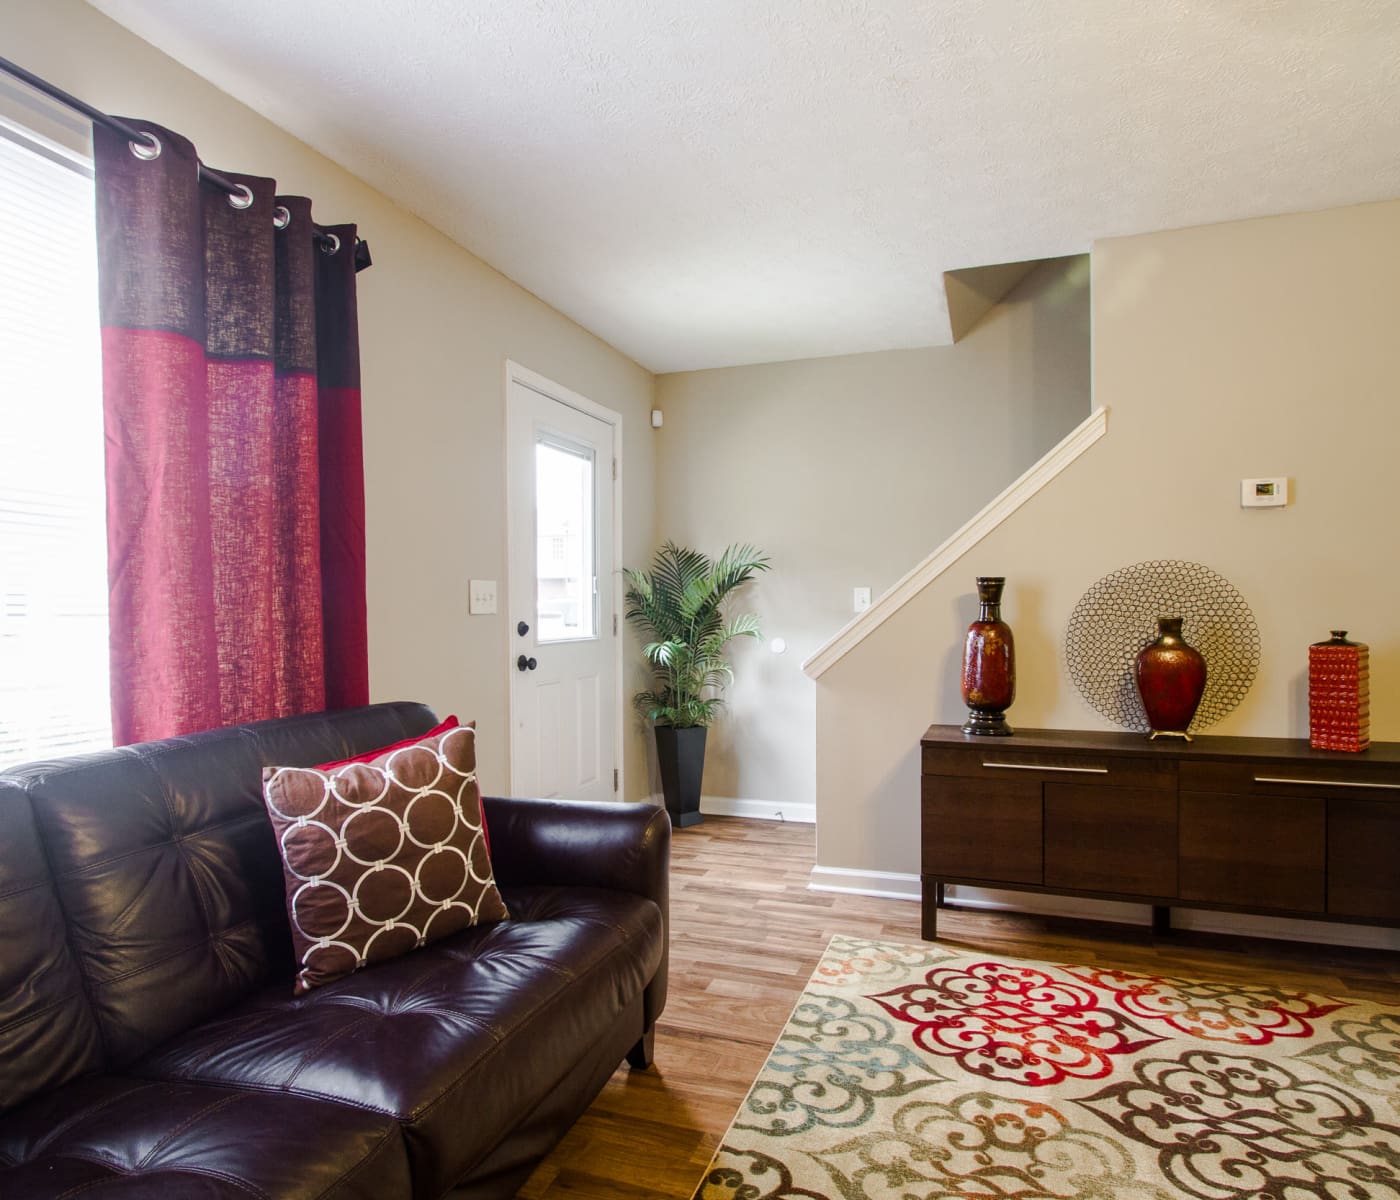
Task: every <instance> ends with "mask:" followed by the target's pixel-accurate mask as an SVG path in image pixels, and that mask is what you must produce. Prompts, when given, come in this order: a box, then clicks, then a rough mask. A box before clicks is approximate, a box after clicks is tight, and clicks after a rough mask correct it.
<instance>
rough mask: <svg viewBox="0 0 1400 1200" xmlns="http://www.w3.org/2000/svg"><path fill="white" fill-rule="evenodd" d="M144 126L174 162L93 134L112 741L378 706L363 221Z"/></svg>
mask: <svg viewBox="0 0 1400 1200" xmlns="http://www.w3.org/2000/svg"><path fill="white" fill-rule="evenodd" d="M131 123H132V124H134V125H135V126H137V128H140V129H142V130H149V131H150V132H151V133H153V134H154V135H155V136H156V138H157V139H159V141H160V153H159V154H158V155H156V156H155V157H149V156H141V155H138V154H136V153H134V152H133V149H132V146H131V144H130V143H128V141H127V140H126V139H125V138H124V137H122V136H121V135H120V134H117V133H114V132H112V131H110V130H108V129H105V128H103V127H101V126H98V127H96V128H94V130H93V139H94V143H95V145H94V158H95V162H96V175H97V235H98V250H99V279H100V288H101V315H102V354H103V373H104V402H105V414H106V416H105V419H106V433H107V531H108V560H109V582H110V592H111V595H110V613H111V630H112V642H111V646H112V712H113V733H114V740H115V741H116V743H117V744H118V745H123V744H126V743H129V742H136V741H144V740H146V739H149V738H157V737H169V736H173V735H176V734H181V733H188V732H193V731H195V730H200V729H211V728H215V727H217V726H221V725H228V724H233V723H238V722H243V721H250V720H258V719H261V718H264V717H275V716H286V715H288V714H292V713H298V712H308V711H315V710H318V709H322V708H342V707H349V706H351V705H356V704H363V703H366V702H367V701H368V699H369V682H368V676H369V671H368V655H367V649H366V636H365V535H364V527H365V521H364V466H363V445H362V438H361V424H360V369H359V347H358V326H357V319H356V304H355V265H354V257H355V256H354V250H355V227H354V226H353V225H338V226H328V227H322V226H318V225H315V224H314V223H313V221H312V218H311V202H310V201H309V200H306V199H305V198H303V197H299V196H278V195H276V184H275V182H274V181H273V180H271V179H263V178H258V177H255V176H250V175H237V174H232V173H223V172H221V174H226V177H227V178H229V179H230V180H232V181H233V182H235V183H237V184H241V185H242V186H243V187H244V188H245V189H246V194H240V195H239V196H236V197H233V198H232V200H231V198H230V196H229V195H228V194H227V193H226V192H225V191H223V190H221V189H219V188H217V187H214V186H212V185H210V184H209V183H207V182H206V183H202V184H201V183H200V182H199V178H198V159H197V157H196V155H195V150H194V147H193V146H192V145H191V144H190V143H189V142H188V141H187V140H185V139H184V138H182V137H180V136H179V135H178V134H175V133H172V132H170V131H169V130H167V129H164V128H162V127H160V126H158V125H153V124H151V123H150V122H147V121H135V120H133V121H132V122H131ZM239 205H242V206H241V207H240V206H239ZM318 232H319V233H322V234H325V235H328V236H327V237H326V238H325V239H323V243H321V244H318V241H317V238H316V236H315V235H316V234H317V233H318Z"/></svg>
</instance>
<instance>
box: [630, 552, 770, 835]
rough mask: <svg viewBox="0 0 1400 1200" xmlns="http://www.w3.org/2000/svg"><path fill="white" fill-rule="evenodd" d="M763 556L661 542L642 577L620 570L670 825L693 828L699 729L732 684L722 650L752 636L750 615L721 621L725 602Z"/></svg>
mask: <svg viewBox="0 0 1400 1200" xmlns="http://www.w3.org/2000/svg"><path fill="white" fill-rule="evenodd" d="M766 570H768V557H767V556H766V555H764V554H762V553H760V552H759V551H758V550H756V549H754V547H752V546H747V545H745V546H730V547H729V548H728V549H727V550H725V551H724V553H723V554H721V555H720V556H719V558H718V559H715V560H711V559H710V558H708V557H707V556H706V555H704V554H702V553H701V552H700V551H698V550H691V549H688V548H686V547H683V546H677V545H676V544H675V542H671V541H668V542H667V543H666V544H665V545H664V546H662V547H661V549H660V550H658V551H657V552H656V557H655V558H654V559H653V560H652V566H651V571H650V572H642V571H634V570H631V569H629V568H624V569H623V575H624V576H625V577H626V580H627V619H628V620H629V621H631V622H632V623H633V624H634V625H636V626H637V627H638V628H639V629H640V630H641V631H642V633H643V635H644V636H645V637H647V638H649V639H650V640H649V641H648V642H647V643H646V645H645V646H643V647H642V653H643V654H645V655H646V659H647V662H648V663H650V664H651V667H652V670H653V672H654V673H655V679H654V681H653V685H652V689H651V690H650V691H645V692H638V693H637V695H636V697H635V698H634V702H635V704H636V706H637V710H638V711H639V712H640V713H641V714H642V715H643V716H645V717H646V718H647V720H649V721H651V722H652V725H653V729H654V732H655V736H656V758H657V763H658V765H659V766H660V768H661V790H662V793H663V794H664V796H665V799H666V809H667V811H668V812H669V813H670V814H671V821H672V823H673V824H674V825H676V826H678V827H681V828H684V827H685V826H687V825H698V824H699V823H700V822H701V821H702V820H703V818H702V817H701V816H700V781H701V776H702V774H703V772H704V769H705V731H706V729H707V728H708V727H709V726H710V725H711V724H712V723H713V722H714V720H715V718H716V717H717V716H718V715H719V709H720V706H721V705H722V704H723V703H724V689H725V687H727V686H728V685H729V684H730V683H731V682H733V679H734V669H733V668H732V667H731V666H730V665H729V663H728V661H727V660H726V659H725V653H724V651H725V647H726V646H727V645H728V644H729V643H730V642H731V641H733V639H734V638H740V637H751V638H757V637H761V636H762V635H761V634H760V633H759V628H758V617H756V616H755V615H754V614H753V613H742V614H740V615H739V616H736V617H731V618H729V619H728V620H726V619H725V617H724V614H723V612H722V611H721V609H722V606H723V604H724V601H725V599H726V598H727V597H728V596H729V594H730V593H731V592H733V591H734V589H735V588H739V587H742V586H743V585H744V584H746V583H748V581H749V580H750V579H752V578H753V576H754V573H755V572H757V571H766Z"/></svg>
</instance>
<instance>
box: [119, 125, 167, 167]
mask: <svg viewBox="0 0 1400 1200" xmlns="http://www.w3.org/2000/svg"><path fill="white" fill-rule="evenodd" d="M141 133H142V134H143V135H144V136H145V137H147V138H149V139H150V144H149V145H146V144H143V143H141V142H127V147H128V148H129V149H130V150H131V153H132V154H134V155H135V156H136V157H137V158H139V159H140V160H141V161H142V162H152V161H153V160H155V159H157V158H159V157H160V152H161V151H162V150H163V149H165V147H164V146H162V145H161V144H160V138H158V137H156V135H155V134H153V133H152V132H151V131H150V130H149V129H143V130H142V131H141Z"/></svg>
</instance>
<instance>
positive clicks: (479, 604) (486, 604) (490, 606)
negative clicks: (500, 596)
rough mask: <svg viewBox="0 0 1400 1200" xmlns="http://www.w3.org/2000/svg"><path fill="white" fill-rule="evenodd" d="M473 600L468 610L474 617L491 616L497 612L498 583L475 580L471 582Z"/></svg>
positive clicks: (492, 580)
mask: <svg viewBox="0 0 1400 1200" xmlns="http://www.w3.org/2000/svg"><path fill="white" fill-rule="evenodd" d="M470 588H471V599H470V602H469V604H468V606H467V610H468V611H469V612H470V613H471V614H472V616H474V617H485V616H490V615H491V614H492V613H494V612H495V611H496V581H495V580H494V579H473V580H471V581H470Z"/></svg>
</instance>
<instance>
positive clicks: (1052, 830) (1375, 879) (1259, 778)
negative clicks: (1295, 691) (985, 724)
mask: <svg viewBox="0 0 1400 1200" xmlns="http://www.w3.org/2000/svg"><path fill="white" fill-rule="evenodd" d="M922 763H923V777H922V789H921V790H922V795H921V803H922V825H923V845H922V867H921V870H922V877H923V935H924V937H926V938H930V939H931V938H933V937H935V936H936V935H937V929H938V907H939V905H940V903H941V902H942V899H943V888H944V885H945V884H950V883H953V884H971V885H973V886H976V887H987V888H999V889H1004V890H1010V891H1024V892H1045V893H1053V894H1056V895H1067V896H1088V897H1093V898H1096V899H1102V900H1128V901H1135V902H1138V903H1143V904H1150V905H1152V908H1153V925H1154V928H1156V929H1157V930H1158V931H1160V932H1165V931H1166V930H1167V929H1168V928H1170V910H1171V909H1172V908H1173V907H1177V908H1207V909H1223V910H1226V911H1233V912H1249V913H1262V914H1267V915H1270V916H1282V917H1302V918H1307V919H1309V920H1324V921H1347V922H1352V923H1355V924H1370V925H1400V743H1395V742H1379V743H1373V744H1372V746H1371V748H1370V749H1369V750H1367V751H1365V752H1363V753H1360V754H1342V753H1336V752H1330V751H1321V750H1312V749H1310V748H1309V747H1308V744H1307V743H1306V742H1302V741H1292V740H1289V739H1285V738H1238V737H1208V736H1204V737H1197V738H1196V739H1195V740H1194V741H1192V742H1189V743H1187V742H1180V741H1171V742H1165V741H1160V740H1159V741H1156V742H1149V741H1148V740H1147V739H1146V737H1145V736H1143V735H1140V734H1132V733H1080V732H1074V731H1071V730H1058V729H1033V730H1024V731H1020V732H1018V733H1017V734H1016V735H1015V736H1014V737H1009V738H988V737H971V736H968V735H966V734H964V733H963V732H962V731H961V730H960V729H959V728H958V727H957V726H956V725H934V726H932V727H931V728H930V729H929V731H928V732H927V733H926V734H925V735H924V737H923V740H922Z"/></svg>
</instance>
